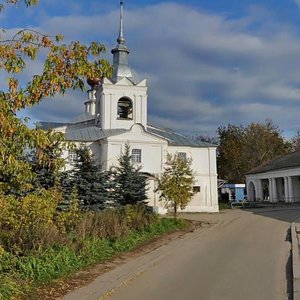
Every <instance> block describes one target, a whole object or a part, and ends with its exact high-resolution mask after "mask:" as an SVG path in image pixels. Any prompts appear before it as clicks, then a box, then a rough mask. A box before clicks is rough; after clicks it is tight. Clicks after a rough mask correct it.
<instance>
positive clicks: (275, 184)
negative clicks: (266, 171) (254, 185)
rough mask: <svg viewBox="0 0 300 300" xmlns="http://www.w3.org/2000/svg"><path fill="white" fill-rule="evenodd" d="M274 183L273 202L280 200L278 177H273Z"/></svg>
mask: <svg viewBox="0 0 300 300" xmlns="http://www.w3.org/2000/svg"><path fill="white" fill-rule="evenodd" d="M272 181H273V184H272V188H273V200H274V201H273V202H278V196H277V183H276V178H272Z"/></svg>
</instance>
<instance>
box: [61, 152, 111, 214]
mask: <svg viewBox="0 0 300 300" xmlns="http://www.w3.org/2000/svg"><path fill="white" fill-rule="evenodd" d="M75 151H76V154H77V159H76V162H75V165H74V168H73V169H72V170H71V171H70V172H66V173H64V174H62V184H61V187H62V189H63V192H64V194H65V196H66V197H65V198H67V199H70V197H72V194H73V193H74V189H76V193H77V197H78V201H79V203H80V206H81V208H82V209H84V210H101V209H103V208H105V207H106V206H107V205H110V203H112V200H113V199H112V192H111V190H112V183H111V178H110V174H109V172H106V171H104V170H102V168H101V166H100V165H97V164H95V162H94V160H93V158H92V156H91V154H90V152H89V150H88V149H87V148H85V147H83V148H80V149H76V150H75Z"/></svg>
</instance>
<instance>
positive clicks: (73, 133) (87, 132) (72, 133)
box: [65, 126, 126, 142]
mask: <svg viewBox="0 0 300 300" xmlns="http://www.w3.org/2000/svg"><path fill="white" fill-rule="evenodd" d="M124 132H126V130H125V129H110V130H102V129H101V128H100V127H97V126H88V127H82V128H75V129H74V128H67V129H66V133H65V136H66V140H68V141H74V142H94V141H98V140H102V139H105V138H107V137H109V136H113V135H118V134H121V133H124Z"/></svg>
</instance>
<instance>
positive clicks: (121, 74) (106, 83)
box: [96, 1, 148, 129]
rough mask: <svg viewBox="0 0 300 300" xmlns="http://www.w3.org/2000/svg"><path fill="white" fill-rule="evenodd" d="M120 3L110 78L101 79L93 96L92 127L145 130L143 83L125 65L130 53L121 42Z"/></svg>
mask: <svg viewBox="0 0 300 300" xmlns="http://www.w3.org/2000/svg"><path fill="white" fill-rule="evenodd" d="M123 8H124V2H123V1H121V2H120V27H119V36H118V38H117V45H116V46H115V47H114V48H113V49H112V50H111V53H112V54H113V72H112V77H111V78H103V79H102V82H101V83H100V85H99V88H98V90H97V92H96V124H97V125H100V126H101V128H102V129H118V128H119V129H121V128H122V129H130V128H131V126H132V125H133V124H136V123H140V124H142V125H143V126H144V127H145V128H146V127H147V96H148V95H147V89H148V88H147V81H146V79H144V80H140V79H139V77H138V75H137V73H136V72H135V71H134V70H133V69H132V68H130V67H129V65H128V55H129V53H130V50H129V49H128V48H127V46H126V45H125V38H124V25H123V18H124V9H123Z"/></svg>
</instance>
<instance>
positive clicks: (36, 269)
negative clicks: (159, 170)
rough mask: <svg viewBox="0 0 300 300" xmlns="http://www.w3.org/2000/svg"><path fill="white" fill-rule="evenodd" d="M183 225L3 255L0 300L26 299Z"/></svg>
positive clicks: (162, 224) (166, 223) (160, 224)
mask: <svg viewBox="0 0 300 300" xmlns="http://www.w3.org/2000/svg"><path fill="white" fill-rule="evenodd" d="M187 225H188V222H187V221H185V220H181V219H177V220H174V219H165V218H162V219H158V221H157V222H155V223H152V224H149V225H147V226H145V227H144V228H143V229H142V230H136V231H130V232H128V233H127V234H126V235H123V236H121V237H119V238H114V239H110V238H96V237H93V238H86V239H84V240H83V241H82V242H81V244H80V247H78V246H76V247H75V246H73V247H72V246H71V245H65V246H64V245H61V246H56V247H51V248H48V249H46V250H43V251H36V252H35V253H32V254H30V255H28V256H23V257H22V256H21V257H18V256H14V255H12V254H10V253H8V252H6V253H5V254H3V255H2V256H0V299H1V300H4V299H5V300H9V299H14V298H15V297H16V296H18V297H19V298H22V297H26V294H28V293H34V289H35V288H36V287H38V286H39V285H41V284H45V283H47V282H51V280H54V279H57V278H61V277H64V276H69V275H72V274H74V273H75V272H76V271H78V270H79V269H81V268H83V267H87V266H90V265H93V264H96V263H98V262H103V261H107V260H109V259H111V258H112V257H114V256H115V255H117V254H119V253H121V252H125V251H128V250H131V249H134V248H135V247H137V246H139V245H141V244H142V243H144V242H146V241H149V240H151V239H153V238H155V237H157V236H159V235H161V234H163V233H166V232H172V231H175V230H178V229H183V228H185V227H186V226H187Z"/></svg>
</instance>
